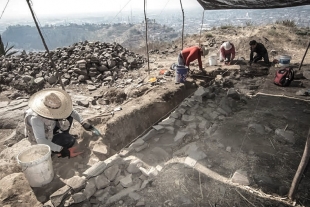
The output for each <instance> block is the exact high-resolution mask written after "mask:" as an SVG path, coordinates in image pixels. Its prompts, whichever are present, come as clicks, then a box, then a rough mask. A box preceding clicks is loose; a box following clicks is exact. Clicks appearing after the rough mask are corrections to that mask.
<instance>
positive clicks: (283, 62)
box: [279, 55, 291, 67]
mask: <svg viewBox="0 0 310 207" xmlns="http://www.w3.org/2000/svg"><path fill="white" fill-rule="evenodd" d="M290 61H291V56H288V55H281V56H280V58H279V65H280V66H283V67H286V66H289V65H290Z"/></svg>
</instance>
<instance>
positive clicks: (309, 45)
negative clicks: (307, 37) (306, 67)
mask: <svg viewBox="0 0 310 207" xmlns="http://www.w3.org/2000/svg"><path fill="white" fill-rule="evenodd" d="M309 47H310V41H309V43H308V46H307V49H306V52H305V54H304V56H303V58H302V60H301V63H300V65H299V68H298V70H300V69H301V66H302V63H303V62H304V59H305V57H306V54H307V52H308V49H309Z"/></svg>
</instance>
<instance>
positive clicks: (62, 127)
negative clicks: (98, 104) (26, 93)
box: [24, 88, 93, 158]
mask: <svg viewBox="0 0 310 207" xmlns="http://www.w3.org/2000/svg"><path fill="white" fill-rule="evenodd" d="M28 106H29V107H30V108H29V109H28V110H27V111H26V113H25V120H24V121H25V126H26V132H27V136H28V140H29V141H30V143H31V144H46V145H48V146H50V148H51V150H52V151H53V152H55V153H58V154H59V157H68V158H70V157H75V156H77V155H79V154H81V152H76V148H75V147H74V144H75V143H76V139H75V137H74V136H72V135H71V134H69V131H70V128H71V125H72V122H73V119H75V120H76V121H77V122H79V123H80V124H81V125H82V126H83V128H84V129H85V130H87V131H90V130H92V129H93V126H92V125H90V124H89V123H88V122H86V121H83V118H82V117H81V116H80V114H79V113H78V112H77V111H75V110H73V107H72V100H71V98H70V96H69V94H68V93H67V92H65V91H64V90H61V89H56V88H50V89H44V90H41V91H38V92H37V93H35V94H33V95H32V96H31V97H30V99H29V102H28Z"/></svg>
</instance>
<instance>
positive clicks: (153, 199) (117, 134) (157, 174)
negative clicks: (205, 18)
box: [0, 25, 310, 206]
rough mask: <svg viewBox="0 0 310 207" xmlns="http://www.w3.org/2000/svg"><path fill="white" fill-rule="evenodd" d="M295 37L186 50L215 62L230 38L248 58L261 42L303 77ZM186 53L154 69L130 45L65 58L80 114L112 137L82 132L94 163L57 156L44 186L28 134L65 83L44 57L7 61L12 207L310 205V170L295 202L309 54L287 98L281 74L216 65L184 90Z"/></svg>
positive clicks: (56, 54)
mask: <svg viewBox="0 0 310 207" xmlns="http://www.w3.org/2000/svg"><path fill="white" fill-rule="evenodd" d="M292 31H294V30H293V28H288V27H284V26H283V25H269V26H265V27H260V28H231V27H230V28H225V29H224V28H222V29H218V30H212V31H207V32H204V33H202V36H201V37H200V36H199V35H196V36H189V37H186V38H185V47H186V46H191V45H197V44H198V43H199V42H202V43H203V44H205V45H208V46H209V47H210V48H209V49H210V51H211V52H210V53H214V52H216V51H217V49H218V47H219V45H220V43H221V41H222V40H230V41H232V42H233V43H234V44H235V46H236V48H237V58H240V57H245V58H246V59H248V58H247V57H248V53H249V52H248V42H249V40H251V39H256V40H257V41H259V42H263V43H264V44H265V45H266V47H267V49H268V50H269V51H271V50H274V52H273V54H275V55H274V57H271V59H273V58H277V56H276V54H277V53H278V54H289V55H291V56H292V60H291V63H292V64H291V65H292V67H294V69H295V70H296V71H297V70H298V63H299V62H300V60H301V58H302V56H303V53H304V51H305V43H306V39H305V38H303V37H300V36H297V35H295V34H294V33H293V32H292ZM275 33H276V34H277V35H275ZM278 35H279V36H278ZM281 41H282V42H283V41H285V42H287V44H285V45H282V44H280V43H281ZM178 45H180V43H179V42H178V41H177V42H174V43H173V44H167V45H166V46H165V45H158V49H156V50H152V51H151V53H150V70H148V66H147V64H146V58H145V57H144V58H143V57H142V56H141V55H137V54H136V53H134V52H131V51H129V50H128V49H126V48H123V47H122V46H121V45H118V44H109V43H100V42H96V43H88V42H83V43H77V44H75V45H73V46H70V47H66V48H59V49H57V50H56V51H53V59H54V61H55V63H56V67H57V68H58V69H59V71H60V72H61V73H62V74H63V77H64V78H63V79H62V80H63V83H65V85H66V90H67V91H68V92H69V93H70V94H71V96H72V99H73V100H74V107H75V108H76V109H77V110H78V111H79V112H81V113H82V115H83V116H84V117H85V118H89V120H90V121H91V122H92V123H93V124H94V125H95V126H96V128H97V129H98V130H99V131H100V132H101V133H102V135H103V136H102V137H99V136H98V135H96V134H95V133H93V132H92V133H89V132H85V131H83V130H82V128H81V126H79V125H78V124H77V123H74V126H73V128H72V133H73V134H76V135H77V137H78V141H79V147H80V149H83V150H84V153H83V154H82V155H80V156H78V157H76V158H72V159H70V160H68V159H60V158H57V157H56V156H53V157H52V160H53V168H54V171H55V177H54V179H53V181H52V182H51V183H49V184H47V185H45V186H43V187H41V188H31V187H30V186H29V185H28V183H27V180H26V179H25V177H24V175H23V173H22V172H21V169H20V167H19V166H18V165H17V163H16V155H17V154H18V153H19V152H20V151H22V150H23V149H25V148H27V147H28V146H29V145H30V144H29V142H28V141H27V140H25V139H23V135H22V134H23V123H22V122H23V120H22V116H23V111H24V110H25V109H26V108H27V101H28V98H29V95H30V94H31V93H33V92H34V91H36V90H39V89H41V88H43V87H52V86H53V84H54V83H55V79H54V78H55V77H54V75H55V74H53V73H52V72H51V71H52V70H51V65H50V63H49V62H48V60H47V58H46V57H47V56H46V54H44V53H42V54H23V55H22V56H20V57H18V58H17V57H13V58H10V59H3V58H2V59H1V68H2V69H1V71H2V73H1V78H0V81H1V82H0V84H1V88H2V92H1V94H0V101H1V102H0V110H1V114H2V115H1V117H0V128H1V131H0V133H1V135H2V136H1V139H0V141H1V143H2V144H1V146H0V149H1V153H0V158H1V160H0V161H1V171H0V179H1V180H0V185H1V186H5V187H3V188H1V190H0V198H1V202H2V205H3V206H42V205H43V203H45V206H297V205H298V206H309V205H310V201H309V199H308V197H309V190H308V189H309V188H308V186H309V184H310V180H309V179H308V178H309V172H308V171H306V172H305V173H304V177H303V179H302V181H301V183H300V187H299V190H298V192H297V196H296V201H295V202H292V201H289V200H288V199H287V198H286V196H287V193H288V189H289V187H290V184H291V181H292V178H293V176H294V174H295V171H296V169H297V167H298V164H299V162H300V158H301V156H302V153H303V149H304V144H305V140H306V137H307V135H308V130H309V126H308V123H309V121H308V120H309V116H310V115H309V109H308V108H309V103H308V100H309V97H308V96H307V95H308V92H307V91H308V88H309V87H310V85H309V84H310V83H309V80H308V79H310V77H309V71H310V66H309V63H310V58H309V55H308V56H307V57H306V60H305V65H304V66H303V67H302V70H301V71H297V74H296V80H295V82H293V83H292V85H291V87H287V88H281V87H277V86H275V85H274V84H273V83H272V80H273V77H274V73H275V71H276V69H278V68H277V65H272V67H270V68H266V67H265V66H263V65H261V64H257V65H253V66H252V67H249V66H247V62H246V61H244V60H237V61H235V62H234V64H233V65H231V66H212V67H210V66H208V58H207V57H206V58H205V59H203V62H204V66H205V70H206V71H207V75H206V76H202V74H200V73H199V72H198V71H194V73H193V74H191V76H190V77H189V78H188V79H187V83H186V84H175V83H174V77H173V73H171V71H170V69H169V67H170V65H171V64H172V63H173V62H175V61H176V57H177V53H178V52H179V50H180V49H179V47H180V46H178ZM191 68H192V69H195V68H197V63H194V65H193V66H192V67H191ZM172 72H173V71H172ZM170 73H171V74H170ZM53 80H54V82H53ZM57 87H60V86H59V85H58V86H57ZM111 156H112V157H111ZM109 157H110V158H109ZM108 158H109V159H108Z"/></svg>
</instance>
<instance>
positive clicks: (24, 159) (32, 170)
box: [17, 144, 54, 187]
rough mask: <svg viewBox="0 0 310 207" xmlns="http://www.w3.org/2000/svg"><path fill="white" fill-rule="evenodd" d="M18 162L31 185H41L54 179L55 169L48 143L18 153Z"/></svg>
mask: <svg viewBox="0 0 310 207" xmlns="http://www.w3.org/2000/svg"><path fill="white" fill-rule="evenodd" d="M17 162H18V163H19V164H20V165H21V167H22V171H23V173H24V175H25V177H26V178H27V180H28V182H29V185H30V186H31V187H41V186H43V185H45V184H47V183H49V182H51V181H52V180H53V177H54V170H53V165H52V158H51V149H50V147H49V146H48V145H45V144H37V145H33V146H31V147H30V148H28V149H26V150H24V151H22V152H21V153H19V154H18V155H17Z"/></svg>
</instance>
